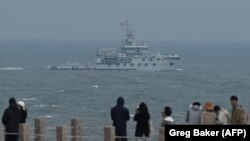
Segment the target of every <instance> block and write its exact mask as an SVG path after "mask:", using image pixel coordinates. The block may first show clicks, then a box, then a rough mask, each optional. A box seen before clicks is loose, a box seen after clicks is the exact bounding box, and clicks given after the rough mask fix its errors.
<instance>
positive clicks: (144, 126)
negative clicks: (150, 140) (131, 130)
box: [134, 102, 150, 137]
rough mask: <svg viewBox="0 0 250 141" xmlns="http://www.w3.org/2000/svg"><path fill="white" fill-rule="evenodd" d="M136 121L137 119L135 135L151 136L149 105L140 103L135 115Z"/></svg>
mask: <svg viewBox="0 0 250 141" xmlns="http://www.w3.org/2000/svg"><path fill="white" fill-rule="evenodd" d="M134 121H136V122H137V123H136V129H135V136H136V137H149V133H150V124H149V123H150V114H149V112H148V107H147V105H146V104H145V103H144V102H142V103H140V105H139V107H138V109H137V110H136V114H135V116H134Z"/></svg>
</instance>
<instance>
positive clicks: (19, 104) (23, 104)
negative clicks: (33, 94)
mask: <svg viewBox="0 0 250 141" xmlns="http://www.w3.org/2000/svg"><path fill="white" fill-rule="evenodd" d="M17 104H18V106H19V107H20V108H22V109H23V110H24V111H25V110H26V109H25V103H24V102H23V101H18V102H17Z"/></svg>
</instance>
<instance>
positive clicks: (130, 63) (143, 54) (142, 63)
mask: <svg viewBox="0 0 250 141" xmlns="http://www.w3.org/2000/svg"><path fill="white" fill-rule="evenodd" d="M121 25H122V26H125V38H124V40H123V41H122V43H121V47H120V48H102V49H99V50H98V51H97V54H96V61H95V63H93V64H87V65H81V64H70V65H64V66H49V69H53V70H140V71H161V70H176V69H178V68H176V67H175V66H176V64H177V63H178V61H179V60H180V57H179V55H177V54H161V53H151V52H149V51H148V46H147V45H146V44H145V42H144V41H141V43H140V44H136V42H135V37H134V33H133V30H132V29H131V28H130V25H129V23H128V21H126V22H125V23H122V24H121Z"/></svg>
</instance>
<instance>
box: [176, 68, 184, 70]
mask: <svg viewBox="0 0 250 141" xmlns="http://www.w3.org/2000/svg"><path fill="white" fill-rule="evenodd" d="M175 70H177V71H183V69H181V68H178V69H175Z"/></svg>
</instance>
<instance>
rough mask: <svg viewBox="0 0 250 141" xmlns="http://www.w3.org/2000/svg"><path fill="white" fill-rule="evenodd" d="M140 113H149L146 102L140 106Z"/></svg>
mask: <svg viewBox="0 0 250 141" xmlns="http://www.w3.org/2000/svg"><path fill="white" fill-rule="evenodd" d="M139 112H141V113H148V107H147V105H146V104H145V103H144V102H142V103H140V105H139Z"/></svg>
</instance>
